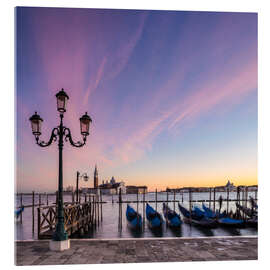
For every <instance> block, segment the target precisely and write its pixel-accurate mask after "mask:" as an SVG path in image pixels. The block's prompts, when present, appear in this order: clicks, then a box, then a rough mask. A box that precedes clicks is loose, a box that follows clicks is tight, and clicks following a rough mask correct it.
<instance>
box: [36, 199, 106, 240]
mask: <svg viewBox="0 0 270 270" xmlns="http://www.w3.org/2000/svg"><path fill="white" fill-rule="evenodd" d="M87 197H88V201H87ZM101 204H102V203H101V201H100V196H98V195H92V194H91V195H90V194H88V196H87V195H85V201H84V202H83V203H65V204H64V226H65V230H66V232H67V233H68V235H69V236H71V235H72V234H74V233H80V234H84V233H87V232H88V230H89V229H90V228H93V227H96V226H97V225H99V223H100V218H101V217H102V211H101V210H100V209H99V208H100V207H101ZM99 212H101V215H99V214H98V215H97V213H99ZM37 213H38V222H37V223H38V224H37V228H38V232H37V233H38V239H51V237H52V234H53V232H54V231H55V226H56V223H57V216H56V213H57V205H56V204H55V205H48V206H43V207H38V208H37Z"/></svg>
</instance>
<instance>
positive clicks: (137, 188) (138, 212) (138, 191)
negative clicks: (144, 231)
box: [137, 188, 139, 213]
mask: <svg viewBox="0 0 270 270" xmlns="http://www.w3.org/2000/svg"><path fill="white" fill-rule="evenodd" d="M137 213H139V190H138V188H137Z"/></svg>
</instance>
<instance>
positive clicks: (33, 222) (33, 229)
mask: <svg viewBox="0 0 270 270" xmlns="http://www.w3.org/2000/svg"><path fill="white" fill-rule="evenodd" d="M34 232H35V191H33V192H32V233H33V234H34Z"/></svg>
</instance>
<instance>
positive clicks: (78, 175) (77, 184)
mask: <svg viewBox="0 0 270 270" xmlns="http://www.w3.org/2000/svg"><path fill="white" fill-rule="evenodd" d="M79 178H83V180H84V181H85V182H87V181H88V179H89V176H88V175H87V174H86V173H83V174H82V175H80V172H77V179H76V203H78V201H79Z"/></svg>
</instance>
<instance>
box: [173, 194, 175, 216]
mask: <svg viewBox="0 0 270 270" xmlns="http://www.w3.org/2000/svg"><path fill="white" fill-rule="evenodd" d="M173 211H175V189H174V190H173Z"/></svg>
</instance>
